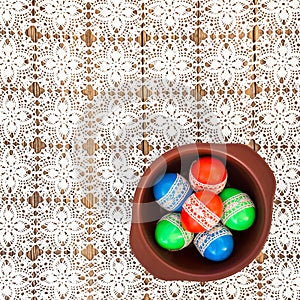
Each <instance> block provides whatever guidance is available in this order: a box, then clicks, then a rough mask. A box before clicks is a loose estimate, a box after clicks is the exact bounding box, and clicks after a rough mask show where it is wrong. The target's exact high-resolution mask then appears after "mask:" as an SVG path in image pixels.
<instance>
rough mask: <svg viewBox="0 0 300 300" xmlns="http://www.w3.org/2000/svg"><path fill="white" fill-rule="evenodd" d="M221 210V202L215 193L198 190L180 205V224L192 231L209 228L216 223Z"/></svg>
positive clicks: (201, 230)
mask: <svg viewBox="0 0 300 300" xmlns="http://www.w3.org/2000/svg"><path fill="white" fill-rule="evenodd" d="M222 212H223V203H222V200H221V198H220V197H219V196H218V195H217V194H215V193H213V192H210V191H205V190H202V191H199V192H197V193H194V194H192V195H191V196H190V197H189V198H187V200H186V201H185V202H184V204H183V206H182V211H181V222H182V226H183V228H185V229H186V230H188V231H190V232H194V233H197V232H203V231H206V230H210V229H211V228H213V227H214V226H215V225H217V224H218V222H219V221H220V218H221V216H222Z"/></svg>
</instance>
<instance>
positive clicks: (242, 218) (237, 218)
mask: <svg viewBox="0 0 300 300" xmlns="http://www.w3.org/2000/svg"><path fill="white" fill-rule="evenodd" d="M220 198H221V199H222V201H223V205H224V212H223V216H222V218H221V222H222V223H223V224H224V225H226V226H227V227H228V228H230V229H233V230H238V231H241V230H246V229H248V228H249V227H251V226H252V224H253V223H254V220H255V207H254V203H253V202H252V200H251V199H250V197H249V196H248V195H247V194H245V193H243V192H242V191H240V190H238V189H234V188H226V189H224V190H223V191H222V193H221V194H220Z"/></svg>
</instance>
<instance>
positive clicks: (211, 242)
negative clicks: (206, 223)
mask: <svg viewBox="0 0 300 300" xmlns="http://www.w3.org/2000/svg"><path fill="white" fill-rule="evenodd" d="M194 245H195V246H196V248H197V250H198V251H199V252H200V254H201V255H202V256H204V257H205V258H207V259H209V260H212V261H223V260H225V259H227V258H228V257H229V256H230V255H231V253H232V251H233V248H234V242H233V238H232V234H231V232H230V231H229V230H228V229H227V228H226V227H225V226H223V225H221V224H218V225H217V226H215V227H214V228H212V229H211V230H209V231H205V232H201V233H198V234H197V235H196V237H195V239H194Z"/></svg>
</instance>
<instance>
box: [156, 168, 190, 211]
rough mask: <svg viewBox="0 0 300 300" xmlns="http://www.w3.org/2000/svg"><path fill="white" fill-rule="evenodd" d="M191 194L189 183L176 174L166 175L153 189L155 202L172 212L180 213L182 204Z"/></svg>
mask: <svg viewBox="0 0 300 300" xmlns="http://www.w3.org/2000/svg"><path fill="white" fill-rule="evenodd" d="M192 193H193V190H192V189H191V187H190V184H189V182H188V181H187V180H186V179H185V178H184V177H183V176H181V175H180V174H176V173H166V174H165V175H164V176H162V177H161V178H160V179H159V181H158V182H157V183H156V184H155V185H154V187H153V194H154V198H155V200H156V202H157V203H158V204H159V205H160V206H161V207H163V208H164V209H165V210H167V211H172V212H180V211H181V209H182V204H183V203H184V201H185V200H186V199H187V198H188V197H189V196H190V195H191V194H192Z"/></svg>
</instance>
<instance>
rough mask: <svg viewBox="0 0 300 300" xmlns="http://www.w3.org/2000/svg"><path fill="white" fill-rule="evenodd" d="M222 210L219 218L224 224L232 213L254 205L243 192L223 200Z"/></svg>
mask: <svg viewBox="0 0 300 300" xmlns="http://www.w3.org/2000/svg"><path fill="white" fill-rule="evenodd" d="M223 205H224V211H223V215H222V218H221V221H222V223H223V224H225V223H226V222H227V221H228V220H229V219H230V218H231V217H232V216H233V215H235V214H237V213H239V212H240V211H242V210H243V209H245V208H249V207H254V203H253V202H252V200H251V199H250V197H249V196H248V195H247V194H245V193H240V194H238V195H235V196H232V197H230V198H228V199H226V200H225V201H223Z"/></svg>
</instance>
